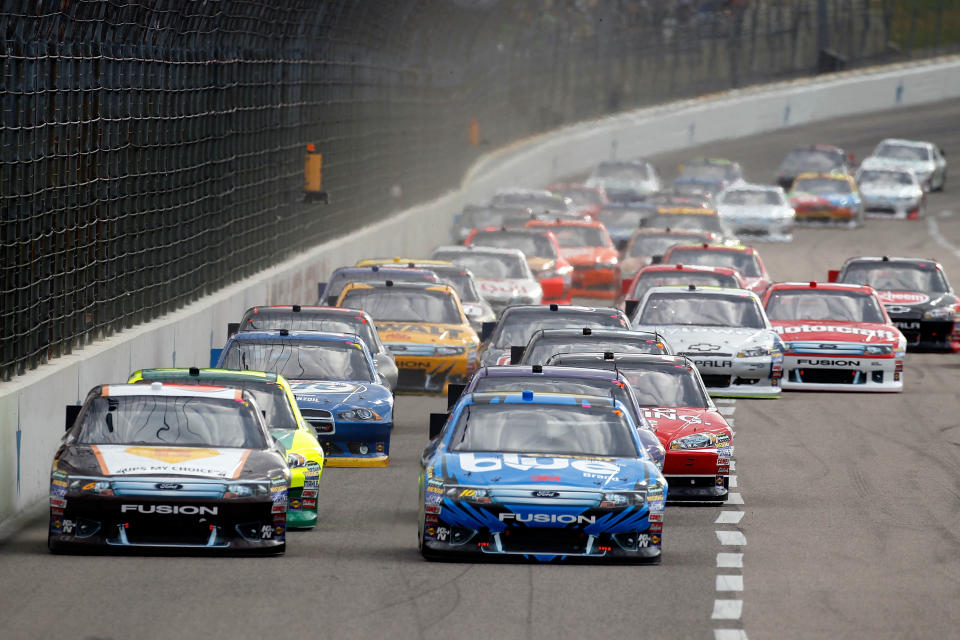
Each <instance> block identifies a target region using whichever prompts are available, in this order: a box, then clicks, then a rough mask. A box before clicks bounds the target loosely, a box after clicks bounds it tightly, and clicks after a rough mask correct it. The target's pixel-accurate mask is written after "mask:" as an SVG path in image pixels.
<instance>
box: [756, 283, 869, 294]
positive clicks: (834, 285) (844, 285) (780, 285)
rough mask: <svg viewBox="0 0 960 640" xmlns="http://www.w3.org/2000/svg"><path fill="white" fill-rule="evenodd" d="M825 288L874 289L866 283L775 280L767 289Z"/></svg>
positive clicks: (846, 289)
mask: <svg viewBox="0 0 960 640" xmlns="http://www.w3.org/2000/svg"><path fill="white" fill-rule="evenodd" d="M790 289H792V290H799V289H807V290H814V289H817V290H825V291H860V292H864V293H873V291H874V289H873V287H871V286H870V285H866V284H849V283H846V282H775V283H773V284H772V285H770V289H769V291H779V290H790Z"/></svg>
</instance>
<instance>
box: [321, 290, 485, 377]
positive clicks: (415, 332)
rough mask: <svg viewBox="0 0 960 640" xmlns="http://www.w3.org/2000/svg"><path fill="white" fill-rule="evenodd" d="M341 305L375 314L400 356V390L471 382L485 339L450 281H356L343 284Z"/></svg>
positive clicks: (382, 336) (387, 342) (383, 335)
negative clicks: (481, 341)
mask: <svg viewBox="0 0 960 640" xmlns="http://www.w3.org/2000/svg"><path fill="white" fill-rule="evenodd" d="M337 306H338V307H347V308H350V309H363V310H364V311H366V312H367V313H369V314H370V315H371V316H372V317H373V321H374V322H375V323H376V325H377V330H378V331H379V333H380V340H382V341H383V343H384V344H385V345H387V347H388V348H389V349H390V351H391V352H393V355H394V356H395V357H396V360H397V369H399V371H400V375H399V379H398V380H397V387H396V391H400V392H408V393H445V392H446V389H447V384H448V383H450V382H454V383H458V384H460V383H465V382H466V381H467V379H469V377H470V376H471V375H472V374H473V372H474V370H475V369H476V367H477V347H478V346H479V344H480V340H479V338H477V333H476V331H474V329H473V327H471V326H470V322H469V321H468V320H467V317H466V315H465V314H464V312H463V306H462V305H461V304H460V298H459V297H458V296H457V292H456V290H455V289H454V288H453V287H452V286H450V285H447V284H429V283H413V282H393V281H390V280H388V281H387V282H386V283H384V284H362V283H357V282H353V283H350V284H348V285H347V286H345V287H344V288H343V291H342V292H341V293H340V299H339V300H338V301H337Z"/></svg>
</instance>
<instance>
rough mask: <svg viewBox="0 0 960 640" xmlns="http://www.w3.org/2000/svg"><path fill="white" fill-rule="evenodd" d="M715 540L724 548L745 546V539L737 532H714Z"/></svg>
mask: <svg viewBox="0 0 960 640" xmlns="http://www.w3.org/2000/svg"><path fill="white" fill-rule="evenodd" d="M714 533H716V534H717V540H719V541H720V544H722V545H723V546H725V547H742V546H745V545H746V544H747V537H746V536H745V535H743V534H742V533H740V532H739V531H714Z"/></svg>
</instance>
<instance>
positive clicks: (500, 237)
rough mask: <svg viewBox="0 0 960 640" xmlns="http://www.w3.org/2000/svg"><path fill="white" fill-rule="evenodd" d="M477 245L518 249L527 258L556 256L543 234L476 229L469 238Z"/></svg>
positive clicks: (548, 240)
mask: <svg viewBox="0 0 960 640" xmlns="http://www.w3.org/2000/svg"><path fill="white" fill-rule="evenodd" d="M470 244H472V245H476V246H478V247H496V248H498V249H518V250H520V251H523V254H524V255H525V256H527V257H528V258H556V257H557V250H556V248H555V247H554V246H553V243H552V242H550V239H549V238H548V237H547V236H546V235H543V234H532V233H522V232H521V233H511V232H509V231H478V232H477V233H476V235H474V236H473V238H472V239H471V240H470Z"/></svg>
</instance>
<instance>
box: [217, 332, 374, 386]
mask: <svg viewBox="0 0 960 640" xmlns="http://www.w3.org/2000/svg"><path fill="white" fill-rule="evenodd" d="M223 368H224V369H237V370H241V371H242V370H247V369H250V370H253V371H272V372H274V373H279V374H281V375H283V377H285V378H286V379H287V380H356V381H372V380H373V372H372V371H371V370H370V364H369V361H368V360H367V357H366V355H365V354H364V352H363V348H362V347H361V346H360V345H359V344H358V343H356V342H353V341H350V340H343V341H340V340H324V341H322V342H321V341H315V340H269V339H267V340H262V341H260V340H258V341H253V340H234V341H232V342H231V343H230V346H229V347H228V349H227V353H226V356H225V358H224V364H223Z"/></svg>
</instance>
